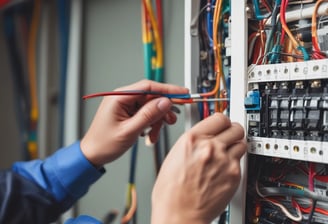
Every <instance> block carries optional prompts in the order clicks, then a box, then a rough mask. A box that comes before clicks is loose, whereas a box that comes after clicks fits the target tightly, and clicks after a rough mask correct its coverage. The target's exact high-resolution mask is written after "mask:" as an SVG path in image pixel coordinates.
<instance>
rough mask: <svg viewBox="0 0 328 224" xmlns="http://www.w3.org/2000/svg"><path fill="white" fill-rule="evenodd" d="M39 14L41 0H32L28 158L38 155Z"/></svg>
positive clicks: (29, 55) (29, 53)
mask: <svg viewBox="0 0 328 224" xmlns="http://www.w3.org/2000/svg"><path fill="white" fill-rule="evenodd" d="M40 15H41V0H35V1H34V7H33V14H32V22H31V26H30V31H29V39H28V57H27V61H28V74H29V81H30V94H31V111H30V130H29V140H28V151H29V154H30V159H36V158H37V157H38V148H37V136H36V129H37V123H38V117H39V114H38V113H39V112H38V96H37V70H36V50H37V47H36V44H37V37H38V28H39V23H40Z"/></svg>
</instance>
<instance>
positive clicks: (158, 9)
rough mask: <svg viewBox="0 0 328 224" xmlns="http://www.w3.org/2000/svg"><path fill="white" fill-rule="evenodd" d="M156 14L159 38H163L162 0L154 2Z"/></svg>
mask: <svg viewBox="0 0 328 224" xmlns="http://www.w3.org/2000/svg"><path fill="white" fill-rule="evenodd" d="M156 14H157V22H158V29H159V35H160V36H161V38H163V13H162V0H156Z"/></svg>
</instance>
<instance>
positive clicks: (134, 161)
mask: <svg viewBox="0 0 328 224" xmlns="http://www.w3.org/2000/svg"><path fill="white" fill-rule="evenodd" d="M137 154H138V139H137V141H136V142H135V143H134V145H133V148H132V150H131V160H130V176H129V183H130V184H134V183H135V173H136V165H137Z"/></svg>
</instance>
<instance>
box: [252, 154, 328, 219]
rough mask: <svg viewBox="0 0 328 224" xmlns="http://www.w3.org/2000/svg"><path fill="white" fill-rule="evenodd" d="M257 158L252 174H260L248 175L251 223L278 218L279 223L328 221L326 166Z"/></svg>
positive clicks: (253, 161) (253, 156)
mask: <svg viewBox="0 0 328 224" xmlns="http://www.w3.org/2000/svg"><path fill="white" fill-rule="evenodd" d="M258 158H259V156H256V155H252V156H251V157H250V162H251V163H252V165H251V166H250V167H251V169H250V171H249V173H252V172H256V173H257V175H256V176H254V177H251V174H249V178H250V181H249V190H248V195H247V201H248V203H247V206H248V208H247V211H248V213H247V216H248V220H253V222H252V223H262V221H263V222H264V220H266V221H271V222H273V221H274V220H276V221H277V220H278V219H279V220H280V223H290V222H291V221H293V222H297V223H313V222H315V223H317V222H318V221H317V220H327V219H328V216H327V214H328V206H327V201H328V197H327V196H326V195H325V194H322V193H320V192H321V190H320V189H322V187H323V186H325V185H324V184H325V183H327V178H326V177H327V174H328V173H327V170H326V167H325V165H322V164H315V163H312V162H301V161H289V160H284V159H278V158H266V159H264V160H258ZM255 163H257V164H255ZM323 177H325V178H323ZM306 180H307V185H306ZM319 180H320V181H319ZM323 181H324V182H323ZM323 191H324V189H323ZM254 220H256V221H254ZM282 220H284V221H282ZM288 220H289V221H288ZM318 223H321V222H320V221H319V222H318Z"/></svg>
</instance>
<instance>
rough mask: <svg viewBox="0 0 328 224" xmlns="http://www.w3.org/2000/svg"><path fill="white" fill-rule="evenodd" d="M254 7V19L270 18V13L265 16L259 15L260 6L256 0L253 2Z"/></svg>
mask: <svg viewBox="0 0 328 224" xmlns="http://www.w3.org/2000/svg"><path fill="white" fill-rule="evenodd" d="M253 5H254V11H255V18H256V19H257V20H263V19H266V18H268V17H269V16H270V13H267V14H265V15H261V10H260V5H259V1H258V0H253Z"/></svg>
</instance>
